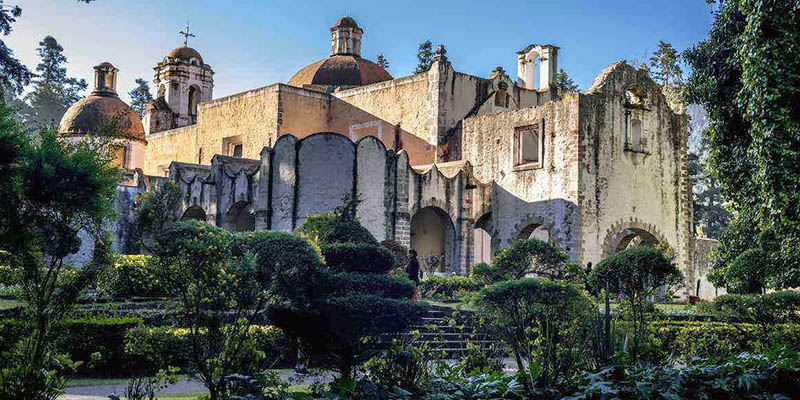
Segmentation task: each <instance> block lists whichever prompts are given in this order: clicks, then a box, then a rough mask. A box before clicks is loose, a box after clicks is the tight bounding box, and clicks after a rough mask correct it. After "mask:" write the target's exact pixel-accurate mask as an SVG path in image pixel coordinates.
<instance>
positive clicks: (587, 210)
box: [578, 62, 694, 295]
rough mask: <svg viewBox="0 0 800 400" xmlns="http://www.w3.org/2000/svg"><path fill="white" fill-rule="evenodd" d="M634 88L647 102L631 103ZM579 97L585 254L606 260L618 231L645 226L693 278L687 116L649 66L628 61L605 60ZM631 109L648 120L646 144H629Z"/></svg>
mask: <svg viewBox="0 0 800 400" xmlns="http://www.w3.org/2000/svg"><path fill="white" fill-rule="evenodd" d="M637 88H638V89H637ZM632 89H633V90H634V91H635V90H639V89H640V90H641V91H642V93H644V94H645V95H646V100H645V102H644V104H640V105H638V106H636V107H632V106H630V105H627V104H628V103H627V102H626V91H628V90H632ZM578 102H579V103H580V121H579V126H580V175H579V179H578V181H579V189H578V190H579V193H580V197H579V201H578V206H579V207H580V210H581V214H580V233H579V235H580V238H581V243H580V244H581V248H580V253H579V254H580V259H581V260H582V261H583V262H594V263H596V262H599V261H600V260H601V259H602V258H604V257H607V256H608V255H610V254H612V253H613V252H614V250H615V249H613V248H612V247H614V243H611V242H612V239H613V238H614V237H615V235H617V234H618V233H619V232H621V231H624V230H630V231H632V232H642V231H643V232H646V233H648V234H650V235H652V236H653V237H655V239H656V240H658V241H659V242H666V243H668V244H669V246H670V247H671V248H672V249H673V250H674V252H675V256H676V262H677V263H678V265H679V266H681V268H682V269H683V270H684V273H685V274H686V277H687V282H690V283H691V282H694V276H693V271H692V264H691V251H692V248H691V246H692V243H691V237H690V236H689V231H690V221H691V208H692V207H691V188H690V187H689V181H688V171H687V168H688V153H687V136H688V131H687V129H688V128H687V122H686V117H685V116H684V115H679V114H675V113H674V112H673V111H672V109H671V108H670V107H669V105H668V104H667V102H666V100H665V99H664V96H663V95H662V94H661V93H660V91H659V89H658V87H657V86H656V85H655V84H654V83H653V81H652V80H651V79H650V78H649V76H648V75H647V73H646V72H645V71H642V70H636V69H634V68H632V67H630V66H628V65H627V64H625V63H624V62H623V63H616V64H612V65H611V66H609V67H608V68H606V69H605V70H604V71H603V72H602V73H601V74H600V75H599V76H598V77H597V78H596V80H595V82H594V84H593V85H592V88H591V89H590V90H589V91H588V92H586V93H583V94H580V95H579V98H578ZM626 113H632V114H634V115H636V117H637V118H640V119H641V121H642V124H643V131H644V135H645V136H646V138H647V145H646V146H645V147H644V148H643V149H637V151H631V150H628V149H627V148H626V147H627V146H626ZM688 287H691V284H690V285H688ZM687 290H688V288H687ZM687 293H688V292H687ZM687 293H684V295H685V294H687Z"/></svg>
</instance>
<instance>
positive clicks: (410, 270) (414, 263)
mask: <svg viewBox="0 0 800 400" xmlns="http://www.w3.org/2000/svg"><path fill="white" fill-rule="evenodd" d="M406 273H407V274H408V278H409V279H411V280H412V281H413V282H414V297H413V300H414V301H417V287H418V286H419V260H417V251H416V250H414V249H411V250H410V251H409V252H408V265H406Z"/></svg>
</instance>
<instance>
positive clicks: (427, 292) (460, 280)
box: [419, 275, 481, 300]
mask: <svg viewBox="0 0 800 400" xmlns="http://www.w3.org/2000/svg"><path fill="white" fill-rule="evenodd" d="M480 288H481V285H479V284H478V283H476V282H475V281H474V280H473V279H472V278H471V277H467V276H458V275H450V276H438V275H428V276H426V277H425V278H424V279H422V281H420V284H419V295H420V297H422V298H424V299H435V300H453V299H458V298H460V297H461V296H463V295H465V294H467V293H470V292H474V291H477V290H478V289H480Z"/></svg>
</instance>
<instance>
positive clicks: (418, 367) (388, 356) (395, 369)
mask: <svg viewBox="0 0 800 400" xmlns="http://www.w3.org/2000/svg"><path fill="white" fill-rule="evenodd" d="M419 338H420V335H419V331H415V332H412V333H411V336H410V337H409V338H408V339H407V340H400V339H395V340H394V341H393V343H392V346H391V347H390V348H389V349H388V350H387V351H385V352H383V353H381V355H380V356H376V357H373V358H371V359H369V360H367V362H366V363H364V369H365V370H366V372H367V375H368V376H369V377H370V379H371V381H372V382H374V383H376V384H378V385H383V386H387V387H395V386H396V387H401V388H403V389H405V390H408V391H410V392H412V393H417V392H420V391H421V390H423V389H424V388H425V387H426V386H427V385H428V384H429V383H430V378H431V376H430V371H429V369H428V361H429V360H428V359H427V357H425V354H424V353H423V347H424V346H422V345H420V344H419V343H418V341H419Z"/></svg>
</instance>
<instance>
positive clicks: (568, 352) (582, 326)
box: [475, 278, 596, 395]
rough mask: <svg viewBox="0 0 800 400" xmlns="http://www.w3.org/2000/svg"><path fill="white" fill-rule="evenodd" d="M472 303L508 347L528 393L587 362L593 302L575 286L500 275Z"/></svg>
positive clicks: (584, 365)
mask: <svg viewBox="0 0 800 400" xmlns="http://www.w3.org/2000/svg"><path fill="white" fill-rule="evenodd" d="M475 305H476V306H477V307H478V309H479V310H480V312H481V313H483V314H485V315H487V316H488V317H489V318H490V319H491V323H492V325H494V327H495V328H496V329H497V331H498V333H499V334H500V335H501V336H502V338H503V340H504V341H505V342H506V343H507V344H508V345H509V346H510V347H511V349H512V352H513V354H514V357H515V359H516V362H517V367H518V370H519V375H520V379H521V381H522V384H523V385H524V387H525V392H526V393H527V394H529V395H532V394H533V393H534V392H533V388H534V387H535V386H536V384H537V383H540V384H543V385H547V384H550V383H553V382H555V381H557V380H558V379H559V378H561V377H564V376H567V375H569V374H571V373H574V372H576V371H578V370H579V369H580V368H581V367H587V366H588V365H586V363H587V362H588V359H589V357H587V352H588V343H586V342H585V338H586V337H587V334H586V330H587V329H588V326H587V325H586V323H585V321H586V318H588V317H590V316H591V315H592V314H593V313H594V312H596V311H595V310H596V308H595V306H594V304H593V302H592V301H591V299H589V298H588V297H587V296H586V295H585V294H583V292H582V291H581V289H579V288H578V287H577V286H574V285H570V284H564V283H556V282H553V281H550V280H548V279H535V278H528V279H522V280H516V281H505V282H500V283H496V284H493V285H491V286H488V287H486V288H484V289H482V290H481V291H480V296H479V298H478V300H477V301H476V303H475Z"/></svg>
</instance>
